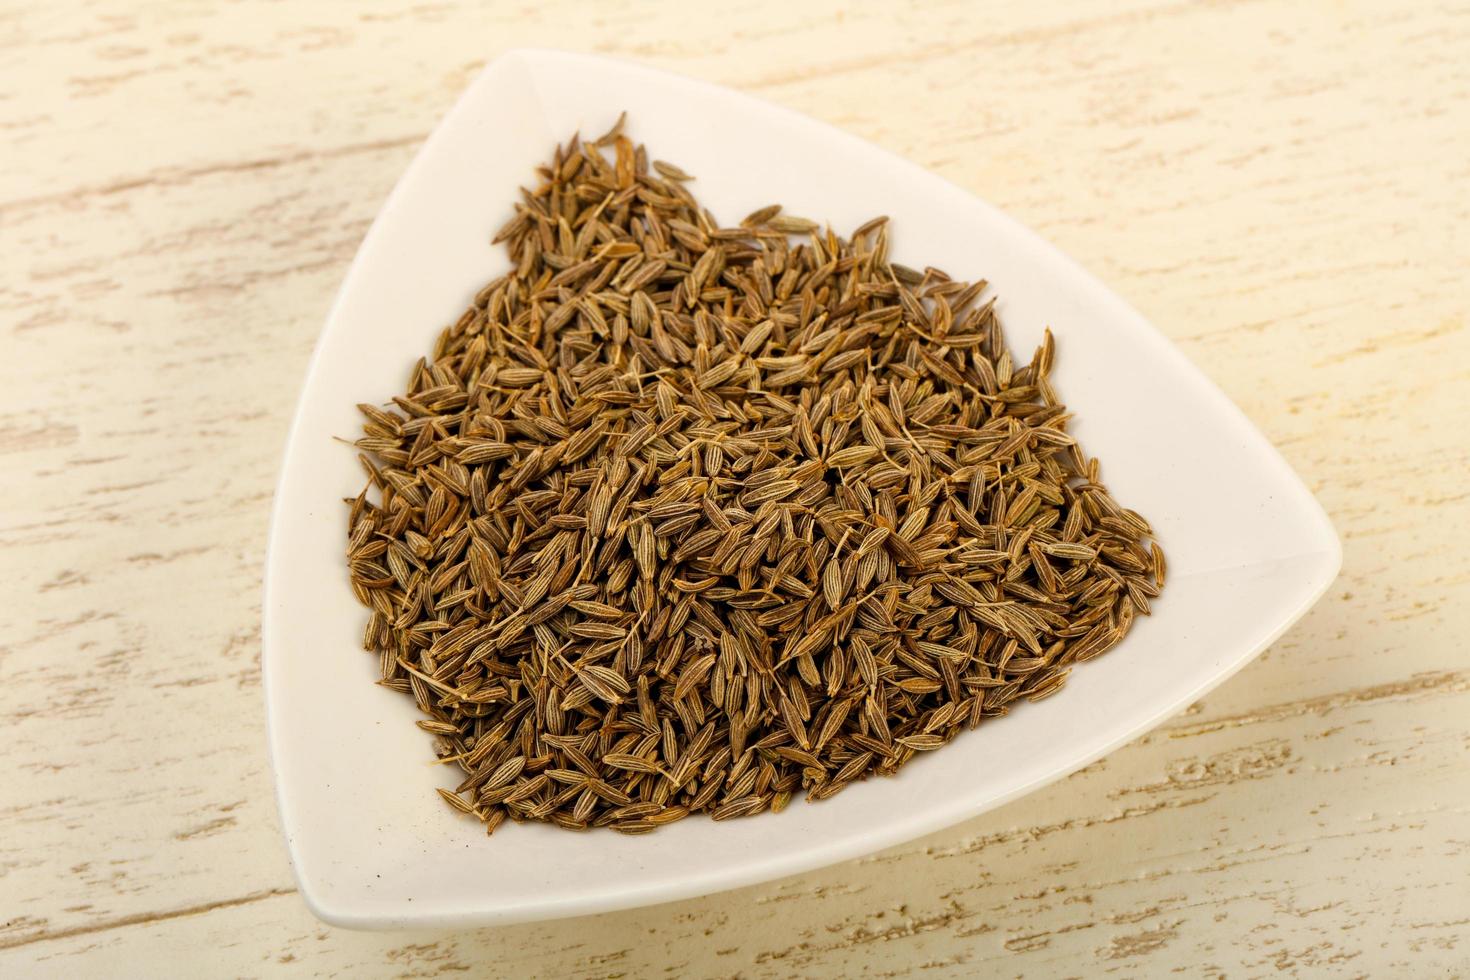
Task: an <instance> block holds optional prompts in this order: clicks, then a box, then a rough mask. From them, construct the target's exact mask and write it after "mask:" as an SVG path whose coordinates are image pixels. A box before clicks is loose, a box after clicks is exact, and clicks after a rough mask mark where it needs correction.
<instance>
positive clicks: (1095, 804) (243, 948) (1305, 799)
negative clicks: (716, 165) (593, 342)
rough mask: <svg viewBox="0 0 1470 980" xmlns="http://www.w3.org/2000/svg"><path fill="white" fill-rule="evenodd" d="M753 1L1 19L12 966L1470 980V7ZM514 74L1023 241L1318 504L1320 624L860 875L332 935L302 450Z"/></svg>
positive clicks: (3, 858)
mask: <svg viewBox="0 0 1470 980" xmlns="http://www.w3.org/2000/svg"><path fill="white" fill-rule="evenodd" d="M1033 8H1034V9H1033ZM734 10H735V8H731V7H730V6H729V5H718V6H717V7H712V8H711V10H710V12H709V13H708V14H703V15H695V14H692V13H690V12H689V10H688V8H687V6H686V5H677V4H668V5H665V6H661V7H660V6H655V5H648V4H637V3H633V2H631V0H613V2H608V3H603V4H598V5H581V4H575V3H571V2H567V0H556V2H546V3H541V4H517V5H499V6H496V7H493V8H486V7H482V6H480V5H474V4H468V3H466V4H455V3H447V4H438V5H411V4H403V3H392V2H390V3H386V4H375V5H371V6H367V5H364V6H361V7H356V8H349V7H347V6H345V5H336V4H322V5H317V6H311V5H289V6H281V7H276V6H269V7H259V6H256V5H246V4H223V3H221V4H212V5H206V4H200V5H172V4H157V5H152V4H148V5H135V4H125V3H120V2H116V0H106V2H98V3H90V4H54V5H53V4H26V5H18V4H17V5H12V7H11V8H10V10H9V11H8V12H4V13H0V65H3V66H4V68H3V76H0V77H3V80H4V84H3V85H0V96H3V98H0V140H3V143H0V153H3V156H0V159H3V161H4V166H0V269H3V270H4V273H3V278H0V500H3V501H4V504H3V506H0V581H3V582H4V584H5V586H6V588H7V594H8V595H10V596H11V597H12V598H11V599H10V600H9V601H6V602H4V603H3V604H0V678H3V687H0V725H3V730H4V731H5V733H6V738H5V740H4V742H3V747H0V761H3V766H4V768H3V772H4V773H5V778H4V779H3V781H0V974H3V975H7V976H11V975H27V974H39V975H78V974H82V975H101V974H109V975H116V974H123V975H136V974H139V973H142V972H144V971H146V970H148V969H149V968H152V969H153V970H154V971H155V972H157V971H160V970H161V971H162V972H166V973H172V972H177V973H185V974H193V975H199V974H213V973H219V974H240V975H261V974H271V973H277V972H279V973H283V974H284V973H297V974H302V975H332V974H342V975H352V976H369V975H379V974H381V975H390V976H391V975H414V976H425V975H433V974H435V973H439V972H443V973H446V974H453V973H455V972H457V971H460V970H462V969H468V970H470V971H473V972H477V973H486V974H492V975H494V974H503V975H541V976H561V975H571V976H606V975H615V974H623V975H627V976H645V975H662V974H663V973H664V971H667V972H668V974H670V975H690V976H733V975H741V976H771V977H778V976H788V975H792V974H803V975H807V974H826V975H831V974H839V973H848V974H851V973H854V972H857V971H860V970H861V971H867V972H869V973H871V974H874V975H882V974H888V975H911V974H920V973H930V974H934V975H964V974H968V973H972V972H974V971H986V972H993V973H996V974H1004V975H1031V976H1052V975H1055V976H1069V975H1110V974H1112V975H1121V976H1132V975H1138V974H1141V973H1147V974H1151V975H1160V974H1167V973H1168V972H1169V971H1170V970H1176V969H1177V970H1180V971H1183V972H1185V973H1186V974H1188V975H1198V974H1200V973H1206V974H1208V973H1218V974H1224V975H1228V976H1231V977H1235V976H1257V975H1267V974H1273V973H1276V972H1278V971H1285V972H1287V973H1300V974H1304V975H1305V974H1312V975H1316V974H1320V973H1323V972H1331V973H1338V974H1342V975H1375V976H1381V975H1415V976H1436V975H1446V974H1451V975H1452V974H1456V973H1461V974H1463V973H1470V885H1467V884H1466V882H1467V881H1470V831H1467V827H1470V769H1467V762H1466V758H1467V756H1466V750H1467V748H1470V668H1467V666H1466V661H1465V654H1464V648H1465V641H1464V637H1465V636H1466V635H1467V634H1470V611H1467V609H1470V602H1467V600H1470V548H1467V543H1470V542H1467V537H1470V536H1467V533H1466V528H1467V524H1470V521H1467V518H1466V516H1465V514H1466V511H1467V501H1470V492H1467V490H1466V473H1467V467H1470V433H1467V426H1466V424H1465V423H1464V421H1463V415H1464V411H1465V407H1466V400H1467V399H1466V395H1465V392H1466V391H1467V390H1470V332H1467V329H1466V326H1467V318H1470V230H1467V229H1470V164H1467V160H1470V57H1467V54H1470V16H1467V15H1466V12H1465V11H1464V10H1463V9H1460V10H1455V9H1452V8H1448V7H1444V8H1437V7H1436V6H1435V5H1432V4H1392V3H1387V2H1381V3H1366V2H1354V0H1330V2H1302V3H1267V2H1260V3H1249V2H1243V3H1235V4H1215V5H1191V4H1150V3H1146V2H1144V0H1125V2H1123V3H1110V2H1104V0H1096V2H1090V0H1089V2H1081V3H1074V4H1067V5H1031V7H1028V6H1026V5H1020V6H1019V7H1018V6H1016V5H1011V4H1001V3H983V4H961V3H952V4H928V5H924V6H923V7H922V9H920V8H917V7H915V8H907V7H905V6H904V5H901V4H899V5H895V4H885V5H850V7H849V9H847V10H846V11H845V13H844V12H842V11H841V9H840V6H839V5H837V4H835V3H833V4H793V3H782V2H774V0H752V2H751V3H748V4H743V5H740V7H739V10H741V11H744V12H746V13H742V14H741V16H740V17H738V18H737V17H736V14H735V13H734ZM527 44H533V45H534V44H543V45H559V46H564V47H569V48H574V49H578V50H589V51H600V52H604V53H611V54H616V55H623V56H627V57H633V58H637V59H640V60H644V61H647V62H649V63H652V64H656V65H659V66H662V67H666V68H670V69H673V70H676V71H682V72H685V73H688V74H692V75H696V76H700V77H705V78H709V79H711V80H714V81H718V82H722V83H725V84H730V85H734V86H737V87H740V88H743V89H745V90H748V91H752V92H755V93H758V94H760V95H762V96H765V97H767V98H771V99H774V100H776V101H778V102H781V103H783V104H786V105H789V106H791V107H792V108H795V109H798V110H800V111H803V112H807V113H809V114H811V115H814V116H817V117H819V118H824V119H827V120H829V121H831V122H833V123H836V124H837V125H839V126H842V127H844V128H847V129H849V130H851V131H853V132H855V133H858V134H859V135H862V136H865V137H867V138H870V139H873V140H875V141H877V142H878V143H880V144H882V145H884V146H887V147H889V148H891V149H893V150H895V151H897V152H899V153H902V154H904V155H905V156H908V157H909V158H911V159H913V160H915V161H916V162H918V163H920V164H922V165H924V166H926V167H930V168H932V169H934V170H936V171H938V172H940V173H942V174H944V175H945V176H947V177H949V178H951V179H953V180H955V181H956V182H958V183H960V184H961V185H963V186H965V187H967V188H969V189H971V190H973V191H975V192H976V193H978V194H980V195H981V196H983V197H985V198H986V199H988V200H990V201H992V202H994V203H995V204H997V205H999V206H1001V207H1002V208H1005V209H1007V210H1009V211H1010V212H1012V213H1013V214H1014V215H1016V216H1017V217H1018V218H1020V219H1021V220H1023V221H1025V222H1027V223H1028V224H1031V225H1032V226H1034V227H1036V228H1037V229H1038V230H1040V231H1041V232H1042V233H1043V234H1045V235H1047V236H1048V237H1049V238H1051V239H1052V240H1053V241H1056V242H1057V243H1059V244H1060V245H1062V246H1063V247H1064V248H1066V249H1067V250H1068V251H1070V252H1071V253H1072V254H1073V255H1075V256H1076V257H1077V258H1078V259H1079V260H1081V261H1082V263H1083V264H1084V265H1086V266H1087V267H1089V268H1090V269H1092V270H1093V271H1095V272H1096V273H1098V274H1099V275H1100V276H1101V277H1102V278H1103V279H1105V280H1107V281H1108V282H1110V283H1111V284H1112V285H1114V286H1116V287H1117V288H1118V289H1119V291H1120V292H1122V293H1123V294H1124V295H1125V296H1127V297H1128V298H1129V299H1130V300H1131V301H1132V302H1133V303H1135V304H1136V305H1137V306H1138V307H1139V308H1140V309H1141V310H1142V311H1143V312H1144V313H1145V314H1146V315H1147V316H1149V317H1150V318H1151V319H1152V320H1153V321H1154V322H1155V323H1157V324H1158V325H1159V326H1160V327H1161V328H1162V329H1164V330H1165V331H1166V332H1167V333H1169V334H1170V335H1171V336H1172V337H1173V338H1174V339H1175V340H1176V341H1177V342H1178V343H1179V344H1180V345H1181V346H1182V347H1183V348H1184V349H1185V351H1186V352H1187V353H1188V354H1189V355H1190V357H1191V358H1193V359H1194V360H1195V362H1196V363H1198V364H1199V365H1201V367H1203V368H1204V369H1205V370H1206V371H1207V372H1208V373H1209V374H1210V375H1211V376H1212V377H1214V378H1215V379H1216V380H1217V381H1218V382H1219V383H1220V384H1221V385H1222V386H1223V387H1224V388H1225V389H1226V391H1227V392H1228V393H1229V394H1230V395H1231V396H1232V397H1233V398H1235V399H1236V400H1237V401H1238V402H1239V403H1240V404H1241V405H1242V407H1243V408H1244V409H1245V410H1246V412H1247V413H1248V414H1249V415H1250V416H1251V417H1252V418H1253V419H1254V420H1255V421H1256V422H1257V424H1259V425H1260V426H1261V427H1262V429H1263V430H1264V431H1265V432H1266V433H1267V434H1268V435H1269V436H1270V437H1271V438H1272V439H1273V440H1274V441H1275V442H1276V443H1277V444H1278V445H1279V446H1281V448H1282V449H1283V451H1284V452H1285V454H1286V455H1287V457H1288V459H1289V460H1290V461H1291V463H1292V464H1293V466H1295V467H1296V468H1297V470H1298V472H1300V473H1301V474H1302V475H1303V476H1304V478H1305V479H1306V480H1307V481H1308V483H1309V484H1310V485H1311V486H1312V487H1313V489H1314V491H1316V492H1317V493H1318V494H1319V496H1320V499H1322V501H1323V503H1324V504H1325V505H1326V506H1327V508H1328V509H1329V511H1330V512H1331V513H1332V516H1333V519H1334V521H1335V522H1336V524H1337V527H1338V529H1339V531H1340V532H1341V533H1342V535H1343V538H1344V543H1345V547H1346V563H1345V566H1344V571H1343V575H1342V577H1341V578H1340V579H1339V581H1338V583H1337V584H1336V585H1335V586H1334V588H1333V589H1332V591H1331V592H1330V593H1329V596H1328V598H1327V599H1325V600H1324V601H1323V602H1322V604H1320V605H1319V606H1318V607H1317V608H1316V609H1314V610H1313V612H1312V613H1310V614H1309V615H1308V617H1307V618H1306V619H1305V620H1304V621H1303V622H1302V623H1301V624H1299V625H1298V626H1297V627H1296V628H1295V629H1293V630H1292V631H1291V632H1290V633H1289V634H1288V635H1287V636H1286V637H1284V638H1283V639H1282V640H1281V641H1280V642H1278V643H1277V644H1276V645H1275V646H1274V647H1273V648H1272V649H1271V650H1270V651H1269V652H1268V653H1267V654H1266V655H1265V657H1263V658H1262V659H1261V660H1260V661H1258V662H1257V663H1255V664H1254V665H1252V666H1251V667H1249V668H1247V669H1246V670H1245V671H1244V672H1243V673H1242V674H1240V675H1239V676H1238V677H1236V678H1235V679H1233V680H1232V681H1230V682H1229V683H1228V684H1227V685H1226V686H1224V687H1223V688H1221V689H1220V690H1219V691H1217V692H1216V693H1214V694H1212V695H1211V696H1210V697H1209V698H1208V699H1207V701H1206V702H1204V703H1202V704H1200V705H1197V706H1195V708H1193V709H1192V710H1191V711H1190V712H1189V713H1188V714H1187V715H1185V716H1183V717H1180V718H1178V719H1175V720H1174V721H1173V722H1171V723H1169V724H1168V725H1167V726H1165V727H1164V728H1163V729H1160V730H1159V731H1157V732H1155V733H1153V734H1151V735H1149V736H1147V737H1145V738H1143V739H1140V740H1139V741H1137V742H1134V743H1133V744H1131V745H1129V746H1128V747H1126V748H1124V749H1122V750H1120V751H1118V752H1116V753H1114V754H1113V755H1111V756H1109V757H1107V758H1106V759H1104V760H1103V761H1102V762H1100V763H1098V764H1096V765H1094V766H1092V767H1090V768H1088V769H1086V770H1084V771H1083V772H1081V773H1079V774H1077V775H1076V776H1074V777H1072V778H1070V779H1068V780H1065V781H1064V782H1062V783H1059V784H1057V785H1055V786H1052V787H1050V788H1048V789H1046V790H1044V791H1042V792H1040V793H1038V794H1035V795H1033V796H1030V797H1028V798H1026V799H1024V800H1021V801H1019V802H1016V803H1013V804H1011V805H1009V806H1006V807H1004V808H1002V809H1000V810H997V811H995V812H993V813H990V814H987V815H985V816H983V817H981V818H979V819H977V820H974V821H972V822H970V823H968V824H965V825H962V826H960V827H957V828H954V829H952V830H950V831H946V832H943V833H941V834H938V835H935V836H933V837H930V838H927V839H925V840H922V841H919V842H916V843H914V844H910V845H907V846H904V847H900V848H897V849H895V850H892V851H889V852H886V853H884V854H882V855H878V856H875V857H873V858H870V859H866V860H862V861H857V862H851V863H848V864H844V865H838V866H835V867H832V868H828V869H825V870H822V871H818V872H812V873H809V874H806V875H802V876H800V877H798V878H793V879H789V880H787V881H783V882H777V883H773V884H769V885H763V886H756V887H752V888H747V889H743V890H741V891H736V892H731V893H727V894H723V895H715V896H710V897H707V898H703V899H698V900H693V901H689V902H683V903H679V904H676V905H670V906H663V907H657V908H650V909H642V910H638V911H633V912H625V913H617V914H613V915H607V916H601V917H597V918H593V919H584V920H573V921H568V922H560V923H547V924H542V925H531V926H522V927H513V928H509V929H503V930H492V931H484V932H467V933H459V934H359V933H349V932H342V931H338V930H333V929H329V928H327V927H324V926H321V925H319V924H318V923H316V922H315V921H314V920H313V919H312V918H311V917H310V915H309V914H308V913H307V912H306V910H305V909H304V907H303V906H302V905H301V903H300V901H299V899H298V898H297V896H296V895H295V894H294V892H293V891H292V883H291V877H290V872H289V869H288V868H287V866H286V862H285V857H284V848H283V847H282V844H281V841H280V839H279V835H278V832H277V829H276V824H275V813H274V803H273V800H272V799H271V790H270V778H269V773H268V772H267V769H266V761H265V750H264V745H265V743H264V736H263V718H262V712H261V699H260V690H259V673H258V666H257V657H258V629H257V624H258V616H259V572H260V564H261V558H262V553H263V546H264V537H265V535H264V532H265V520H266V515H267V510H268V506H269V500H270V494H271V489H272V485H273V481H274V477H275V467H276V464H277V457H278V453H279V450H280V447H281V443H282V441H283V439H284V434H285V425H286V422H287V419H288V417H289V413H290V410H291V406H292V402H293V400H294V397H295V394H296V388H297V385H298V383H299V380H300V378H301V375H302V371H303V369H304V366H305V359H306V356H307V354H308V353H309V350H310V347H311V344H312V341H313V339H314V337H315V333H316V330H317V327H318V326H319V324H320V322H321V320H322V317H323V316H324V314H325V311H326V308H327V305H328V304H329V303H330V300H331V297H332V294H333V291H334V290H335V288H336V286H337V283H338V282H339V280H340V278H341V275H342V273H343V271H344V270H345V268H346V265H347V263H348V261H349V260H350V258H351V256H352V254H353V251H354V250H355V248H356V245H357V243H358V241H359V239H360V238H361V235H362V233H363V231H364V230H365V228H366V226H367V223H368V222H369V221H370V220H371V218H372V215H373V214H374V212H375V211H376V209H377V207H378V205H379V204H380V202H381V200H382V198H383V196H384V195H385V194H386V193H387V190H388V189H389V187H391V186H392V183H393V181H394V180H395V179H396V177H397V175H398V173H399V172H400V171H401V170H402V168H403V166H404V165H405V164H406V163H407V161H408V159H409V157H410V156H411V155H412V153H413V151H414V149H415V147H416V146H417V144H418V142H419V141H420V140H421V139H422V138H423V136H424V135H425V134H426V133H427V131H428V129H429V128H430V127H431V126H432V125H433V124H434V122H435V121H436V120H437V119H438V117H439V116H440V115H441V114H442V113H443V111H444V110H445V109H446V108H447V107H448V105H449V104H450V103H451V102H452V101H453V99H454V97H455V95H456V94H457V93H458V92H459V91H460V90H461V89H462V88H463V87H464V85H465V84H466V82H467V81H468V79H469V78H470V77H471V76H472V75H473V74H474V72H475V71H476V70H477V69H478V67H479V66H480V65H481V64H483V62H484V61H485V60H486V59H487V58H488V57H490V56H493V55H494V54H495V53H496V52H497V51H499V50H503V49H504V48H507V47H512V46H519V45H527ZM511 830H512V831H513V830H514V828H511Z"/></svg>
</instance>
